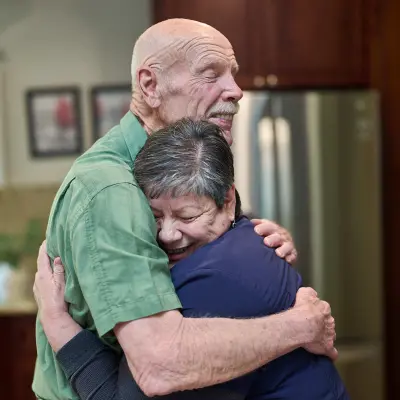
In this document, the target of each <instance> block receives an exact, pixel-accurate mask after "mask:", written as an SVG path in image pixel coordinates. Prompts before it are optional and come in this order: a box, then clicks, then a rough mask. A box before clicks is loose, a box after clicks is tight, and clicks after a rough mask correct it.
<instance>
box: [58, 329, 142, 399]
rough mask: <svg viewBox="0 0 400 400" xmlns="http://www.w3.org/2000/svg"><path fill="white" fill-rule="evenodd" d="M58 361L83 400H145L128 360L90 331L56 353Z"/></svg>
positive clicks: (85, 331)
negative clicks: (133, 376)
mask: <svg viewBox="0 0 400 400" xmlns="http://www.w3.org/2000/svg"><path fill="white" fill-rule="evenodd" d="M57 360H58V362H59V363H60V365H61V367H62V369H63V370H64V372H65V374H66V376H67V378H68V381H69V382H70V384H71V386H72V388H73V389H74V390H75V392H76V393H77V394H78V396H79V398H80V399H82V400H128V399H132V400H142V399H147V398H148V397H147V396H145V395H144V394H143V392H142V391H141V390H140V388H139V387H138V385H137V384H136V382H135V381H134V380H133V378H132V375H131V373H130V370H129V367H128V364H127V362H126V359H125V357H121V356H120V355H119V354H117V353H116V352H115V351H114V350H113V349H111V348H110V347H109V346H107V345H106V344H104V343H103V342H102V341H101V340H100V339H99V338H98V337H97V336H95V335H94V334H93V333H91V332H90V331H88V330H83V331H81V332H80V333H79V334H78V335H76V336H75V337H74V338H73V339H72V340H70V341H69V342H68V343H67V344H65V345H64V346H63V347H62V348H61V349H60V350H59V352H58V353H57Z"/></svg>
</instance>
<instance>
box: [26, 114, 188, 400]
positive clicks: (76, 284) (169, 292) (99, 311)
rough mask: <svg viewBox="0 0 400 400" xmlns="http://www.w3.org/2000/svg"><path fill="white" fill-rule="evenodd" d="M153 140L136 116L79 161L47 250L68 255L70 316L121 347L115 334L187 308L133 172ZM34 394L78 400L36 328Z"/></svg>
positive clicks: (58, 204) (53, 218)
mask: <svg viewBox="0 0 400 400" xmlns="http://www.w3.org/2000/svg"><path fill="white" fill-rule="evenodd" d="M146 138H147V135H146V133H145V131H144V130H143V128H142V127H141V125H140V124H139V122H138V120H137V119H136V118H135V117H134V115H133V114H131V113H130V112H129V113H128V114H126V115H125V116H124V117H123V119H122V120H121V123H120V125H118V126H116V127H114V128H113V129H112V130H111V131H110V132H109V133H108V134H107V135H105V136H104V137H103V138H102V139H100V140H98V141H97V142H96V143H95V144H94V145H93V147H92V148H91V149H90V150H88V151H87V152H86V153H85V154H83V155H82V156H81V157H79V158H78V159H77V160H76V161H75V163H74V165H73V166H72V168H71V170H70V172H69V173H68V175H67V177H66V178H65V180H64V182H63V184H62V185H61V187H60V189H59V191H58V193H57V195H56V197H55V200H54V202H53V205H52V209H51V212H50V218H49V223H48V228H47V235H46V236H47V251H48V253H49V255H50V257H51V258H52V259H54V257H56V256H61V259H62V261H63V263H64V266H65V273H66V294H65V296H66V300H67V302H68V303H70V309H69V310H70V314H71V315H72V317H73V318H74V320H75V321H77V322H78V323H79V324H80V325H81V326H82V327H84V328H88V329H90V330H92V331H95V332H97V333H98V335H99V336H101V337H102V338H103V340H105V341H106V342H107V343H109V344H110V345H112V346H116V340H115V337H114V336H113V334H112V329H113V328H114V327H115V325H116V324H117V323H119V322H125V321H131V320H135V319H138V318H141V317H146V316H149V315H152V314H156V313H158V312H162V311H167V310H171V309H177V308H180V307H181V304H180V302H179V299H178V297H177V296H176V294H175V290H174V287H173V285H172V282H171V278H170V274H169V269H168V259H167V256H166V255H165V253H164V252H163V251H162V250H161V249H160V248H159V247H158V246H157V242H156V225H155V220H154V217H153V215H152V213H151V210H150V207H149V205H148V202H147V200H146V197H145V196H144V194H143V193H142V191H141V190H140V189H139V188H138V186H137V183H136V181H135V178H134V176H133V173H132V168H133V162H134V160H135V157H136V155H137V153H138V152H139V150H140V149H141V148H142V146H143V144H144V143H145V141H146ZM36 342H37V349H38V357H37V361H36V368H35V375H34V380H33V386H32V387H33V390H34V392H35V393H36V395H37V396H38V397H39V398H42V399H45V400H52V399H78V397H77V396H76V395H75V393H74V392H73V390H72V389H71V388H70V386H69V384H68V381H67V380H66V378H65V375H64V373H63V372H62V370H61V368H60V367H59V366H58V364H57V362H56V359H55V355H54V353H53V351H52V349H51V347H50V345H49V343H48V341H47V339H46V336H45V334H44V332H43V329H42V326H41V324H40V322H39V321H37V324H36Z"/></svg>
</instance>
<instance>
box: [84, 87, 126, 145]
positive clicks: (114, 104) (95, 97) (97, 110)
mask: <svg viewBox="0 0 400 400" xmlns="http://www.w3.org/2000/svg"><path fill="white" fill-rule="evenodd" d="M90 97H91V109H92V126H93V141H94V142H95V141H96V140H98V139H100V138H101V137H103V136H104V135H105V134H106V133H107V132H108V131H109V130H110V129H111V128H113V127H114V126H115V125H118V124H119V122H120V120H121V118H122V117H123V116H124V115H125V114H126V113H127V112H128V111H129V107H130V103H131V99H132V88H131V85H130V84H120V85H101V86H100V85H99V86H94V87H92V89H91V93H90Z"/></svg>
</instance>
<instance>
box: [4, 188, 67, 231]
mask: <svg viewBox="0 0 400 400" xmlns="http://www.w3.org/2000/svg"><path fill="white" fill-rule="evenodd" d="M58 187H59V185H54V186H37V187H22V188H12V189H2V190H0V233H22V232H23V231H24V229H25V228H26V225H27V223H28V222H29V220H31V219H43V220H44V221H47V218H48V215H49V212H50V208H51V204H52V202H53V199H54V196H55V194H56V192H57V189H58Z"/></svg>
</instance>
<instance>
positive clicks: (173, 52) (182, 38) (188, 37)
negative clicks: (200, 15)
mask: <svg viewBox="0 0 400 400" xmlns="http://www.w3.org/2000/svg"><path fill="white" fill-rule="evenodd" d="M197 38H204V39H206V38H209V40H210V43H213V42H215V41H217V42H225V44H226V45H227V46H230V43H229V41H228V39H226V37H225V36H224V35H222V33H221V32H219V31H218V30H216V29H215V28H213V27H212V26H210V25H207V24H204V23H202V22H198V21H193V20H189V19H183V18H174V19H168V20H165V21H162V22H159V23H158V24H155V25H152V26H151V27H150V28H148V29H147V30H146V31H145V32H144V33H143V34H142V35H141V36H140V37H139V38H138V40H137V41H136V43H135V47H134V49H133V55H132V64H131V75H132V89H133V90H134V89H135V87H136V84H137V71H138V69H139V68H140V67H141V66H147V67H150V68H152V69H154V70H156V71H165V70H166V69H167V68H168V67H170V66H171V65H173V64H174V63H176V62H178V61H182V60H183V59H184V58H185V56H186V53H187V52H188V51H190V44H191V42H192V41H195V40H196V39H197Z"/></svg>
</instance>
